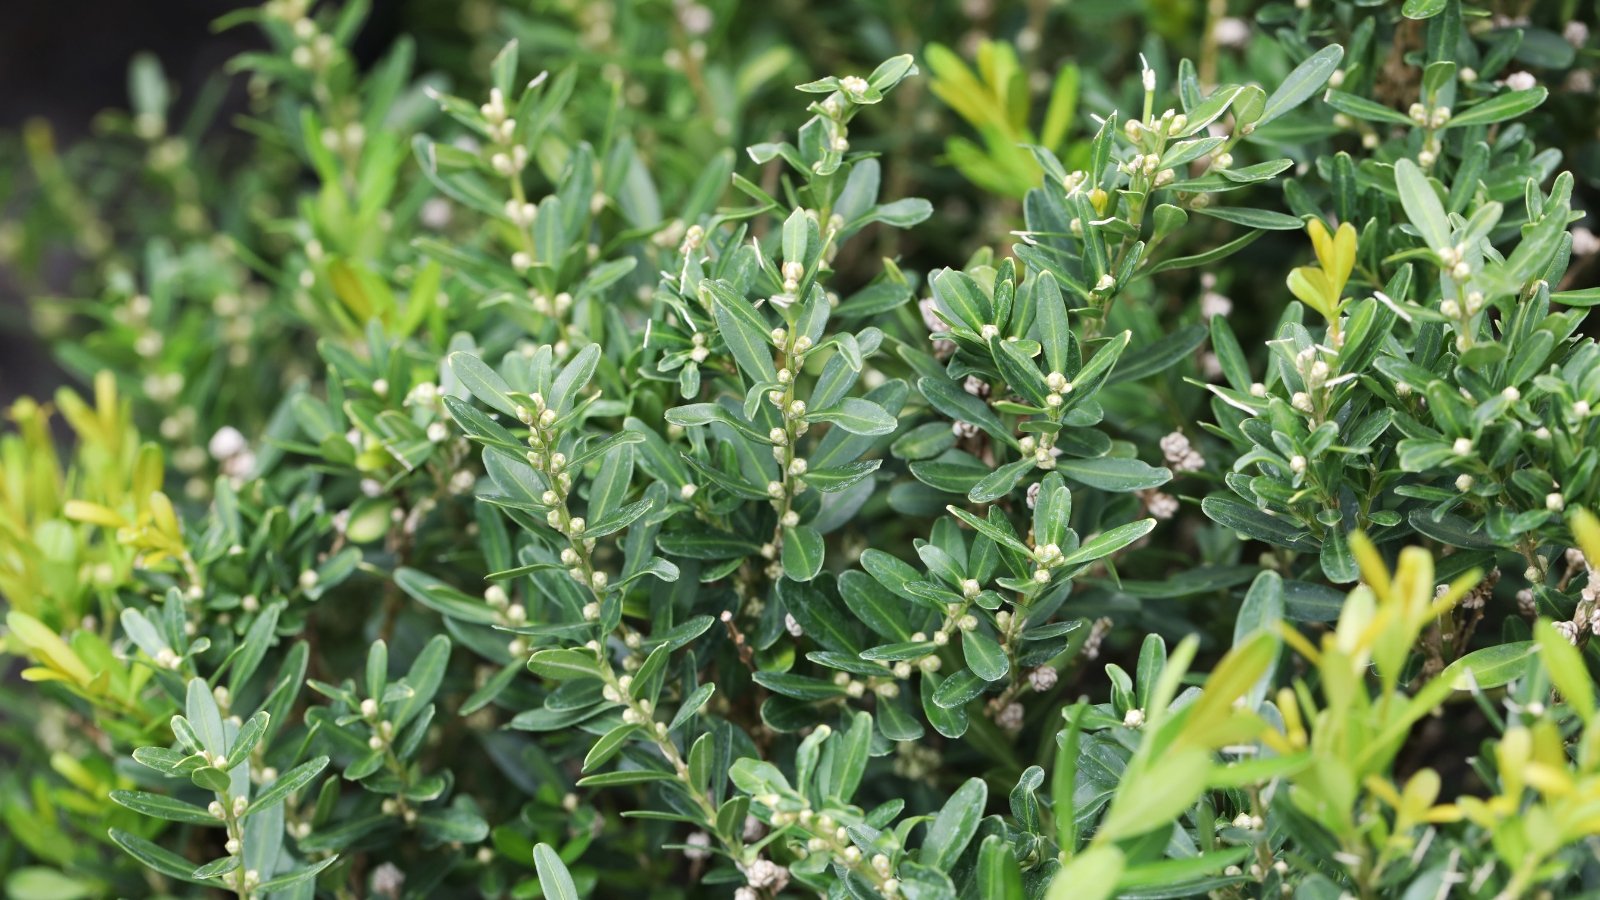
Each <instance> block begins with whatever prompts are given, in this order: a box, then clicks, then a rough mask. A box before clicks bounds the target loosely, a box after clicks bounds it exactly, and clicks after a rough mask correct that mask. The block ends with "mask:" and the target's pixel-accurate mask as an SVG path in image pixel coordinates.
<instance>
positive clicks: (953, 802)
mask: <svg viewBox="0 0 1600 900" xmlns="http://www.w3.org/2000/svg"><path fill="white" fill-rule="evenodd" d="M988 800H989V786H988V785H987V784H986V783H985V782H984V780H983V779H981V778H969V779H967V781H966V782H965V783H964V784H962V785H961V787H959V788H956V792H955V793H954V794H951V795H950V799H949V800H947V801H945V804H944V808H943V809H941V810H939V814H938V815H937V816H935V817H934V819H933V824H932V825H929V826H928V836H927V837H926V838H925V839H924V840H923V842H922V856H921V860H922V863H923V864H924V865H928V866H932V867H933V868H935V869H938V870H940V871H949V869H950V867H951V866H953V865H955V862H956V859H957V858H959V857H960V856H961V851H963V850H965V849H966V848H967V844H968V843H969V842H970V841H971V840H972V836H973V835H974V834H977V833H978V822H979V821H980V820H982V819H983V810H984V805H985V804H986V803H987V802H988Z"/></svg>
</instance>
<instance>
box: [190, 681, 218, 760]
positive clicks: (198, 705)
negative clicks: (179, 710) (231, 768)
mask: <svg viewBox="0 0 1600 900" xmlns="http://www.w3.org/2000/svg"><path fill="white" fill-rule="evenodd" d="M184 715H185V717H187V718H188V720H189V724H190V725H192V726H194V731H195V734H196V736H197V737H198V738H199V740H200V746H201V747H203V748H204V749H205V751H206V752H207V753H209V754H211V755H212V756H213V757H216V756H222V755H223V751H224V750H225V749H226V746H227V742H228V740H227V737H226V735H225V732H224V731H223V730H222V712H221V710H219V709H217V701H216V698H214V697H212V696H211V687H210V686H209V685H207V684H206V680H205V679H204V678H191V679H189V688H188V695H187V698H186V700H185V703H184Z"/></svg>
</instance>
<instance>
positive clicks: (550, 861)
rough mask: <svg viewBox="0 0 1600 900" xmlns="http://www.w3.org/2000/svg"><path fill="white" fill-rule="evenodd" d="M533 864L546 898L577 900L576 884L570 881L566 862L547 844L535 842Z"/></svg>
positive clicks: (552, 899)
mask: <svg viewBox="0 0 1600 900" xmlns="http://www.w3.org/2000/svg"><path fill="white" fill-rule="evenodd" d="M533 865H534V868H535V869H536V870H537V871H538V873H539V887H540V888H542V889H543V890H544V895H545V897H546V898H547V900H578V886H577V885H575V884H573V883H572V875H571V874H569V873H568V872H567V866H566V863H563V862H562V861H561V857H560V856H559V855H557V854H556V851H555V849H554V848H552V847H551V846H550V845H549V844H544V843H540V844H535V845H534V848H533Z"/></svg>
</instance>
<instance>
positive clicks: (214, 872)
mask: <svg viewBox="0 0 1600 900" xmlns="http://www.w3.org/2000/svg"><path fill="white" fill-rule="evenodd" d="M243 862H244V860H243V859H241V858H239V857H238V856H219V857H217V858H216V859H213V860H212V861H211V862H208V863H206V864H205V865H203V866H201V867H200V868H198V869H195V870H194V877H196V878H198V879H201V880H202V881H204V880H209V879H212V878H220V877H222V876H223V875H226V874H228V873H229V872H232V871H233V870H234V869H237V868H239V866H240V865H241V864H242V863H243Z"/></svg>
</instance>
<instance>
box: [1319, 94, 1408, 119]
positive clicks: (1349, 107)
mask: <svg viewBox="0 0 1600 900" xmlns="http://www.w3.org/2000/svg"><path fill="white" fill-rule="evenodd" d="M1326 97H1327V104H1328V105H1329V106H1331V107H1333V108H1334V109H1335V110H1337V111H1338V112H1342V113H1344V114H1345V115H1347V116H1350V117H1352V118H1356V119H1365V120H1366V121H1368V122H1388V123H1389V124H1391V125H1405V126H1407V127H1409V126H1411V125H1412V124H1413V123H1412V121H1411V120H1410V119H1409V118H1407V117H1406V115H1405V113H1402V112H1400V111H1399V110H1397V109H1391V108H1390V107H1387V106H1384V105H1383V104H1381V103H1376V102H1374V101H1371V100H1368V99H1367V98H1365V97H1358V96H1356V95H1355V94H1347V93H1345V92H1344V91H1328V93H1327V95H1326Z"/></svg>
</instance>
